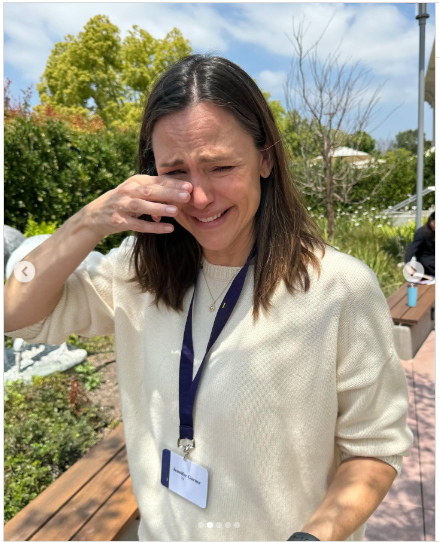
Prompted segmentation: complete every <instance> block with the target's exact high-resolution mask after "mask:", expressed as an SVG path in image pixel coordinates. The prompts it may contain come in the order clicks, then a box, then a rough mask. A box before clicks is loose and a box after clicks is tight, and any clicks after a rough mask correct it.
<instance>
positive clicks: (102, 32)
mask: <svg viewBox="0 0 439 542" xmlns="http://www.w3.org/2000/svg"><path fill="white" fill-rule="evenodd" d="M191 51H192V49H191V47H190V45H189V42H188V41H187V40H185V39H184V38H183V36H182V34H181V33H180V31H179V30H178V29H176V28H174V29H173V30H172V31H171V32H169V33H168V34H167V35H166V36H165V38H164V39H162V40H160V39H155V38H153V37H152V36H151V35H150V34H149V33H148V32H146V31H145V30H143V29H140V28H139V27H138V26H137V25H134V26H133V27H132V30H130V31H129V32H128V35H127V37H126V38H125V39H124V41H121V38H120V30H119V28H118V27H117V26H116V25H114V24H112V23H111V22H110V20H109V18H108V17H107V16H105V15H97V16H96V17H93V18H92V19H90V20H89V21H88V23H87V24H86V25H85V27H84V30H83V31H82V32H79V34H78V35H77V36H73V35H71V34H69V35H67V36H66V37H65V41H63V42H58V43H56V44H55V47H54V48H53V50H52V52H51V54H50V57H49V59H48V61H47V64H46V69H45V70H44V73H43V75H42V77H41V79H40V83H39V84H38V85H37V89H38V92H39V95H40V101H41V105H40V106H39V107H40V108H41V106H45V105H50V106H52V107H53V108H54V109H55V110H56V111H59V112H64V113H65V112H69V113H73V114H79V115H81V114H82V115H90V114H92V115H98V116H99V117H100V118H102V120H103V121H104V122H105V125H106V126H107V127H109V128H114V127H116V126H124V127H128V126H133V125H135V124H138V123H139V121H140V118H141V114H142V108H143V105H144V102H145V100H146V98H147V96H148V93H149V90H150V87H151V83H152V82H153V81H154V79H155V78H156V77H157V76H158V75H159V74H160V73H161V72H162V71H163V70H164V69H166V67H168V66H169V65H171V64H173V63H175V62H176V61H178V60H179V59H181V58H183V57H185V56H187V55H188V54H190V53H191ZM37 110H38V106H37Z"/></svg>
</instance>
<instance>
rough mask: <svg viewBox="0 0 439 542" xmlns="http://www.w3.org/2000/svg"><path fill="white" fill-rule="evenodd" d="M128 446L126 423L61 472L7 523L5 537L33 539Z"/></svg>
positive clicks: (9, 538) (11, 539)
mask: <svg viewBox="0 0 439 542" xmlns="http://www.w3.org/2000/svg"><path fill="white" fill-rule="evenodd" d="M124 447H125V434H124V429H123V424H120V425H119V426H117V427H116V429H114V430H113V431H112V432H111V433H110V434H109V435H108V436H106V437H105V438H104V439H103V440H102V441H101V442H99V443H98V444H97V445H96V446H93V448H91V449H90V450H89V451H88V452H87V453H86V454H85V455H84V457H82V458H81V459H80V460H79V461H77V462H76V463H75V464H74V465H72V466H71V467H70V468H69V469H68V470H67V471H66V472H64V473H63V474H61V476H60V477H59V478H57V479H56V480H55V481H54V482H53V483H52V484H50V486H49V487H47V488H46V489H45V490H44V491H43V492H42V493H40V495H38V496H37V497H36V498H35V499H34V500H33V501H31V502H30V503H29V504H28V505H27V506H26V507H25V508H23V510H20V512H19V513H18V514H17V515H16V516H14V517H13V518H12V519H11V520H10V521H8V523H6V525H5V530H4V539H5V540H8V541H9V540H10V541H14V540H30V539H31V538H32V536H34V535H35V533H37V531H38V530H39V529H41V527H42V526H43V525H44V524H45V523H46V522H47V521H49V520H50V519H51V518H52V517H53V516H54V515H55V514H56V513H57V512H58V511H59V510H60V509H61V508H62V507H63V506H64V505H65V504H66V503H67V502H68V501H69V500H70V499H71V498H72V497H73V496H74V495H75V494H76V493H77V492H78V491H80V490H81V489H82V488H83V487H84V486H85V485H86V484H87V483H88V482H89V481H90V480H91V479H92V478H93V477H94V476H96V474H98V473H99V471H100V470H101V469H103V468H104V467H105V465H107V464H108V463H109V462H110V461H111V460H112V459H113V458H114V456H115V455H116V454H118V453H119V452H120V450H121V449H122V448H124Z"/></svg>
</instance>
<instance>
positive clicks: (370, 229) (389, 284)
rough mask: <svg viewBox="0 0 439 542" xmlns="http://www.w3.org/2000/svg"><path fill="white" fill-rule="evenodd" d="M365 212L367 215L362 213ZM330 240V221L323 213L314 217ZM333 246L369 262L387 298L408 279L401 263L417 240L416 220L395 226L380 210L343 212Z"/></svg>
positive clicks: (338, 215)
mask: <svg viewBox="0 0 439 542" xmlns="http://www.w3.org/2000/svg"><path fill="white" fill-rule="evenodd" d="M360 213H364V214H360ZM313 218H314V220H315V222H316V224H317V225H318V227H319V229H320V231H321V232H322V235H323V237H324V239H325V240H326V241H327V240H328V236H327V221H326V218H324V217H322V215H319V216H318V217H313ZM335 224H336V225H335V238H334V242H333V245H334V246H336V247H337V248H338V249H339V250H340V251H341V252H345V253H346V254H350V255H352V256H354V257H355V258H358V259H359V260H361V261H362V262H364V263H365V264H367V265H368V266H369V267H370V268H371V269H372V270H373V272H374V273H375V274H376V276H377V279H378V282H379V284H380V288H381V290H382V291H383V293H384V295H385V297H389V295H390V294H391V293H393V292H394V291H395V290H397V289H398V288H399V287H400V286H401V285H402V284H404V282H405V278H404V275H403V274H402V269H401V268H400V267H398V263H400V262H402V261H404V255H405V251H406V249H407V247H408V245H409V244H410V243H411V242H412V240H413V235H414V232H415V223H414V222H410V223H409V224H403V225H401V226H394V225H393V224H392V222H391V220H389V219H388V218H387V217H386V216H385V215H382V214H381V213H380V212H379V211H376V210H373V211H367V210H366V211H365V210H364V209H362V210H360V211H358V210H357V214H356V213H355V212H353V213H346V212H344V211H343V213H339V214H337V216H336V219H335Z"/></svg>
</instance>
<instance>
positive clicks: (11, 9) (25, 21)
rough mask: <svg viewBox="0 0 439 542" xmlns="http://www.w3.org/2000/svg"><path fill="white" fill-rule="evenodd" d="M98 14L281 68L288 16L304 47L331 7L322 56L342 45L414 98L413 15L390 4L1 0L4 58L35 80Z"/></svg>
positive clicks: (263, 79) (278, 90)
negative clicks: (300, 27)
mask: <svg viewBox="0 0 439 542" xmlns="http://www.w3.org/2000/svg"><path fill="white" fill-rule="evenodd" d="M97 14H105V15H108V17H109V18H110V20H111V22H112V23H113V24H116V25H117V26H118V27H119V28H120V29H121V34H122V37H124V36H125V35H126V33H127V31H128V30H129V29H131V27H132V25H133V24H137V25H139V26H140V27H141V28H144V29H146V30H147V31H148V32H150V33H151V34H152V35H153V36H154V37H156V38H163V37H164V36H165V35H166V33H167V32H169V31H170V30H171V29H172V28H174V27H177V28H179V29H180V30H181V31H182V33H183V35H184V37H185V38H187V39H189V40H190V42H191V45H192V47H193V49H194V50H195V51H197V52H214V53H218V54H223V55H225V56H229V57H230V55H231V53H233V52H234V50H232V49H231V47H232V46H233V47H236V48H237V50H238V49H239V44H240V43H242V44H249V45H254V46H255V47H257V49H255V54H258V53H259V51H260V52H261V53H264V54H266V55H268V58H270V57H269V55H270V54H272V55H275V56H276V57H278V59H279V64H278V66H279V67H280V68H282V63H284V62H287V61H288V60H289V59H291V58H292V56H293V54H294V48H293V45H292V44H291V42H290V41H289V39H288V37H287V36H289V37H290V38H291V36H292V30H293V16H294V18H295V25H296V28H297V24H298V23H299V22H300V21H301V20H302V18H303V17H304V18H305V28H306V29H307V31H306V35H305V47H309V46H310V45H311V44H313V43H314V42H315V41H316V39H317V38H318V37H319V36H320V35H321V34H322V32H323V31H324V30H325V27H326V26H327V24H328V22H329V20H330V19H331V16H332V15H333V14H335V17H334V19H333V20H332V21H331V23H330V24H329V26H328V28H327V29H326V33H325V35H324V36H323V38H322V40H321V42H320V44H319V48H318V51H319V52H320V54H321V55H322V56H323V58H324V57H325V55H326V54H327V53H328V52H329V51H334V50H335V49H336V48H337V46H339V45H340V49H339V50H340V53H341V60H343V59H345V58H348V57H350V61H351V62H356V61H358V60H359V61H360V62H361V64H362V66H364V67H366V68H370V70H371V75H372V76H375V78H376V79H377V81H376V82H377V84H378V82H381V81H383V80H384V79H385V78H389V79H390V81H389V83H388V84H387V85H386V87H385V88H384V90H383V93H382V100H383V101H389V102H397V101H398V100H399V101H401V100H402V99H404V100H410V101H413V100H415V99H416V95H417V63H418V32H419V30H418V29H419V27H418V22H417V21H416V20H415V19H414V17H413V19H408V18H407V17H405V16H404V14H403V13H402V11H401V10H399V9H398V8H397V6H396V5H392V4H377V3H374V4H339V3H331V4H330V3H327V4H317V3H310V4H307V3H273V4H270V3H236V4H221V5H218V4H208V3H200V4H185V3H181V4H166V3H125V4H122V3H64V4H63V3H5V4H4V32H5V46H4V60H5V63H7V64H9V65H11V66H14V68H15V69H16V70H18V71H19V72H21V74H22V76H23V78H24V79H27V80H29V81H30V82H36V81H38V79H39V77H40V76H41V74H42V73H43V71H44V68H45V64H46V61H47V58H48V57H49V55H50V51H51V50H52V47H53V45H54V44H55V43H56V42H57V41H63V39H64V37H65V35H66V34H69V33H70V34H74V35H76V34H78V32H79V31H80V30H82V29H83V27H84V25H85V24H86V22H87V21H88V20H89V19H90V18H91V17H93V16H95V15H97ZM433 22H434V19H428V20H427V43H426V51H427V58H426V64H428V59H429V51H430V50H431V47H432V44H433V37H434V25H433ZM267 67H268V68H269V67H270V66H267ZM259 69H261V68H259ZM255 76H256V77H257V80H258V84H260V85H261V87H262V88H264V90H268V91H269V92H270V93H272V95H273V96H276V97H279V96H281V95H283V82H284V81H285V79H286V72H285V71H282V70H281V69H279V70H278V71H275V70H270V69H265V70H263V71H261V72H260V73H259V75H255Z"/></svg>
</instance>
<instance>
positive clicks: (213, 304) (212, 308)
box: [209, 303, 215, 312]
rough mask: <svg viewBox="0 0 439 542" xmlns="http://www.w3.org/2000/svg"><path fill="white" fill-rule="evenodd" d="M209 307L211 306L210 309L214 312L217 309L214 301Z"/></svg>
mask: <svg viewBox="0 0 439 542" xmlns="http://www.w3.org/2000/svg"><path fill="white" fill-rule="evenodd" d="M209 308H210V311H211V312H213V311H214V310H215V303H212V305H211V306H210V307H209Z"/></svg>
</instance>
